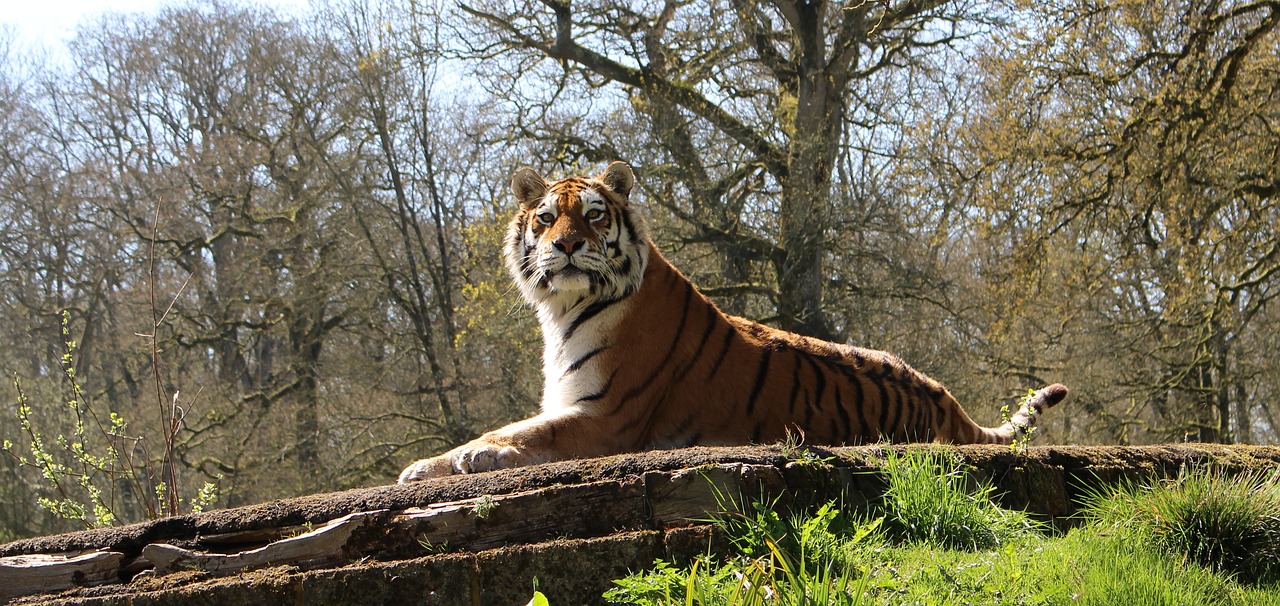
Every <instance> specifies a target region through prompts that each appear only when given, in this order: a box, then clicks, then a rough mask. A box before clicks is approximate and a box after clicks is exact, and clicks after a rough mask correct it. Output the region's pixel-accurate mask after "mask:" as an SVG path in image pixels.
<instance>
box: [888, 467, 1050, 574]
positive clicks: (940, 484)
mask: <svg viewBox="0 0 1280 606" xmlns="http://www.w3.org/2000/svg"><path fill="white" fill-rule="evenodd" d="M885 476H886V480H887V483H888V488H887V490H886V491H885V494H884V498H883V500H882V508H883V511H884V528H885V532H886V533H887V534H888V536H889V538H891V539H893V540H895V541H897V542H900V543H929V544H934V545H937V546H940V547H944V548H948V549H968V550H975V551H976V550H983V549H991V548H994V547H997V546H999V545H1001V544H1002V543H1004V542H1006V541H1008V540H1010V539H1013V538H1015V537H1018V536H1021V535H1023V534H1025V533H1026V532H1028V531H1030V530H1033V529H1037V528H1038V527H1039V524H1038V523H1036V522H1035V521H1033V520H1032V519H1031V518H1030V517H1028V516H1027V515H1026V514H1025V513H1022V512H1017V511H1010V510H1006V509H1002V508H1000V507H996V506H995V505H994V504H993V503H992V502H991V497H992V493H993V492H994V491H995V488H994V487H992V486H991V485H989V484H980V485H978V486H977V487H976V488H973V489H970V486H969V485H970V483H971V482H970V481H969V478H968V477H967V475H966V474H965V471H964V466H963V462H962V461H961V460H960V458H959V457H957V456H956V455H954V454H952V453H946V452H931V451H909V452H908V453H907V454H905V455H898V454H894V453H890V454H889V457H888V458H887V459H886V461H885Z"/></svg>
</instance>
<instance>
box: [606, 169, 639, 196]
mask: <svg viewBox="0 0 1280 606" xmlns="http://www.w3.org/2000/svg"><path fill="white" fill-rule="evenodd" d="M600 180H601V181H604V184H605V185H606V186H608V187H609V190H610V191H612V192H613V193H615V194H618V195H620V196H622V197H624V198H626V197H628V196H630V195H631V188H633V187H635V186H636V175H635V173H633V172H631V167H630V166H627V163H626V162H616V161H615V162H613V163H610V164H609V167H608V168H606V169H604V172H603V173H600Z"/></svg>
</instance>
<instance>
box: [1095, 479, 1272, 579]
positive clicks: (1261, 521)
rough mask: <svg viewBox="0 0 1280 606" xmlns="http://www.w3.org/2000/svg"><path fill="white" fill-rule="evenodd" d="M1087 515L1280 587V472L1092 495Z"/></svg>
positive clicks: (1142, 538)
mask: <svg viewBox="0 0 1280 606" xmlns="http://www.w3.org/2000/svg"><path fill="white" fill-rule="evenodd" d="M1085 515H1087V516H1089V517H1090V518H1092V519H1094V520H1096V521H1097V522H1098V523H1099V524H1101V525H1103V526H1106V527H1109V528H1111V529H1113V531H1115V532H1117V533H1118V534H1123V535H1125V536H1128V537H1130V538H1131V539H1133V540H1135V541H1150V542H1151V543H1152V544H1154V545H1157V546H1159V547H1160V548H1162V549H1164V550H1165V551H1166V552H1168V553H1170V554H1172V555H1174V556H1176V557H1180V558H1184V559H1186V560H1188V561H1192V562H1196V563H1198V564H1200V565H1201V566H1205V567H1207V568H1209V569H1211V570H1215V571H1218V572H1223V573H1226V574H1229V575H1232V576H1234V577H1235V578H1236V579H1237V580H1239V581H1240V582H1242V583H1260V582H1269V581H1277V580H1280V471H1275V472H1271V473H1251V474H1240V475H1234V476H1232V475H1227V474H1225V473H1223V472H1222V471H1220V470H1210V469H1205V468H1197V469H1194V470H1191V471H1185V470H1184V471H1183V472H1182V473H1181V474H1180V475H1179V476H1178V477H1177V478H1175V479H1172V480H1161V481H1154V482H1149V483H1135V482H1129V483H1125V484H1122V485H1121V486H1120V487H1119V488H1117V489H1116V490H1114V491H1111V492H1109V493H1106V494H1100V495H1091V497H1090V499H1089V503H1088V505H1087V507H1086V508H1085Z"/></svg>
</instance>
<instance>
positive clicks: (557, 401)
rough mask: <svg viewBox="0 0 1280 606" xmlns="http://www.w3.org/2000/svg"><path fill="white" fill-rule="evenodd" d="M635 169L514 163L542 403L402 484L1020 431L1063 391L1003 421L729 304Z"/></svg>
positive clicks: (519, 261)
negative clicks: (689, 453)
mask: <svg viewBox="0 0 1280 606" xmlns="http://www.w3.org/2000/svg"><path fill="white" fill-rule="evenodd" d="M633 187H634V176H633V175H632V173H631V169H630V168H629V167H627V165H625V164H623V163H621V162H615V163H613V164H611V165H609V167H608V168H607V169H606V170H605V172H604V173H603V174H601V175H600V176H599V177H596V178H593V179H588V178H581V177H570V178H568V179H562V180H560V181H556V182H554V183H551V184H547V183H545V182H544V181H543V180H542V178H541V177H539V176H538V175H537V174H536V173H534V172H533V171H532V170H530V169H527V168H526V169H521V170H520V171H517V173H516V174H515V176H514V177H513V178H512V190H513V192H514V193H515V195H516V198H517V199H518V200H519V202H520V211H519V212H518V213H517V215H516V217H515V218H514V219H513V220H512V222H511V225H510V226H509V229H508V234H507V242H506V247H505V248H506V250H505V253H506V259H507V265H508V268H509V269H510V271H511V274H512V276H513V278H514V279H515V281H516V283H517V285H518V286H519V287H520V290H521V291H522V293H523V294H524V296H525V298H526V299H527V300H529V302H530V303H532V304H533V305H534V307H535V308H536V309H537V311H538V317H539V320H540V322H541V323H542V331H543V338H544V346H545V347H544V354H543V371H544V374H545V381H546V382H545V385H544V390H543V391H544V393H543V402H542V412H541V413H540V414H539V415H537V416H535V417H532V418H530V419H526V420H524V421H520V422H518V423H514V424H512V425H509V426H507V427H504V428H502V429H498V430H496V431H492V432H489V433H487V434H485V435H483V436H481V437H480V438H478V439H476V440H474V441H472V442H469V443H467V444H464V445H462V446H459V447H458V448H455V449H453V450H451V451H449V452H447V453H445V454H442V455H439V456H437V457H433V458H430V459H423V460H421V461H418V462H416V463H414V464H413V465H411V466H409V467H408V468H407V469H405V471H404V473H402V474H401V476H400V481H401V482H408V481H413V480H419V479H424V478H429V477H437V476H442V475H449V474H453V473H468V472H475V471H486V470H490V469H497V468H503V467H513V466H518V465H528V464H533V463H539V462H545V461H552V460H559V459H569V458H579V457H592V456H602V455H609V454H616V453H620V452H632V451H640V450H647V449H655V448H679V447H684V446H692V445H733V444H749V443H772V442H777V441H780V440H782V439H783V438H784V437H785V436H786V434H787V433H788V432H799V433H800V434H802V435H803V436H804V439H805V440H806V441H807V442H809V443H813V444H826V445H840V444H861V443H869V442H877V441H881V440H888V441H891V442H909V441H915V442H945V443H955V444H968V443H1004V444H1007V443H1011V442H1012V441H1013V440H1014V439H1016V438H1018V437H1020V436H1022V435H1025V433H1026V431H1027V430H1028V428H1029V427H1031V426H1033V425H1034V424H1035V422H1036V420H1037V419H1038V417H1039V415H1040V413H1041V412H1043V410H1044V409H1047V408H1049V407H1052V406H1053V405H1055V404H1057V403H1058V402H1060V401H1062V399H1063V398H1064V397H1066V394H1067V388H1066V387H1063V386H1062V385H1051V386H1049V387H1046V388H1044V389H1041V390H1040V391H1038V392H1036V393H1035V394H1034V395H1033V396H1032V397H1031V398H1029V399H1028V400H1027V401H1025V402H1024V403H1023V406H1022V407H1021V408H1020V409H1019V410H1018V411H1017V412H1016V413H1015V414H1014V415H1013V417H1012V418H1011V419H1010V420H1009V422H1006V423H1005V424H1003V425H1001V426H1000V427H996V428H987V427H982V426H980V425H978V424H976V423H974V422H973V420H972V419H970V418H969V415H968V414H966V413H965V411H964V409H963V408H961V406H960V404H959V402H957V401H956V399H955V398H954V397H952V396H951V394H950V393H948V392H947V390H946V388H944V387H943V386H942V385H941V384H940V383H938V382H937V381H934V380H933V379H930V378H929V377H927V376H925V375H924V374H922V373H920V372H919V371H916V370H915V369H913V368H911V367H910V366H908V365H907V364H906V363H904V362H903V361H902V360H900V359H899V358H898V357H897V356H894V355H893V354H889V353H886V352H883V351H876V350H871V349H862V348H858V347H852V346H848V345H839V344H835V343H828V342H825V341H821V340H818V339H813V338H809V337H804V336H800V335H796V334H792V333H789V332H786V331H782V330H778V329H775V328H770V327H768V326H764V325H762V324H758V323H755V322H752V321H750V320H747V319H744V318H739V317H736V316H729V315H726V314H724V313H722V312H721V311H720V310H719V309H718V308H716V306H715V304H714V303H712V302H711V301H710V300H709V299H707V298H706V297H705V296H703V295H702V293H700V292H698V289H697V288H696V287H694V286H693V284H692V283H691V282H690V281H689V280H688V279H687V278H686V277H684V275H682V274H681V273H680V272H679V270H677V269H676V268H675V267H673V266H672V265H671V264H670V263H668V262H667V260H666V259H665V258H663V256H662V254H661V253H660V252H659V251H658V249H657V248H656V247H654V245H653V243H652V242H651V241H650V239H649V237H648V235H647V233H646V232H645V228H644V224H643V222H642V221H641V220H640V218H639V217H638V216H636V215H635V214H634V213H632V212H631V209H630V206H629V205H630V201H629V196H630V192H631V189H632V188H633Z"/></svg>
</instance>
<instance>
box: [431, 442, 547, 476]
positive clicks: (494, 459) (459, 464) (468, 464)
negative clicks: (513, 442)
mask: <svg viewBox="0 0 1280 606" xmlns="http://www.w3.org/2000/svg"><path fill="white" fill-rule="evenodd" d="M450 454H451V455H453V456H452V459H453V469H454V471H455V472H457V473H479V472H482V471H493V470H495V469H506V468H508V467H519V466H521V465H527V464H529V458H528V457H526V456H525V454H524V453H523V452H521V451H520V450H519V449H517V448H515V447H514V446H503V445H501V444H493V443H491V442H484V441H481V440H476V441H474V442H471V443H469V444H463V445H462V446H459V447H458V448H455V449H454V450H453V452H452V453H450Z"/></svg>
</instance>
